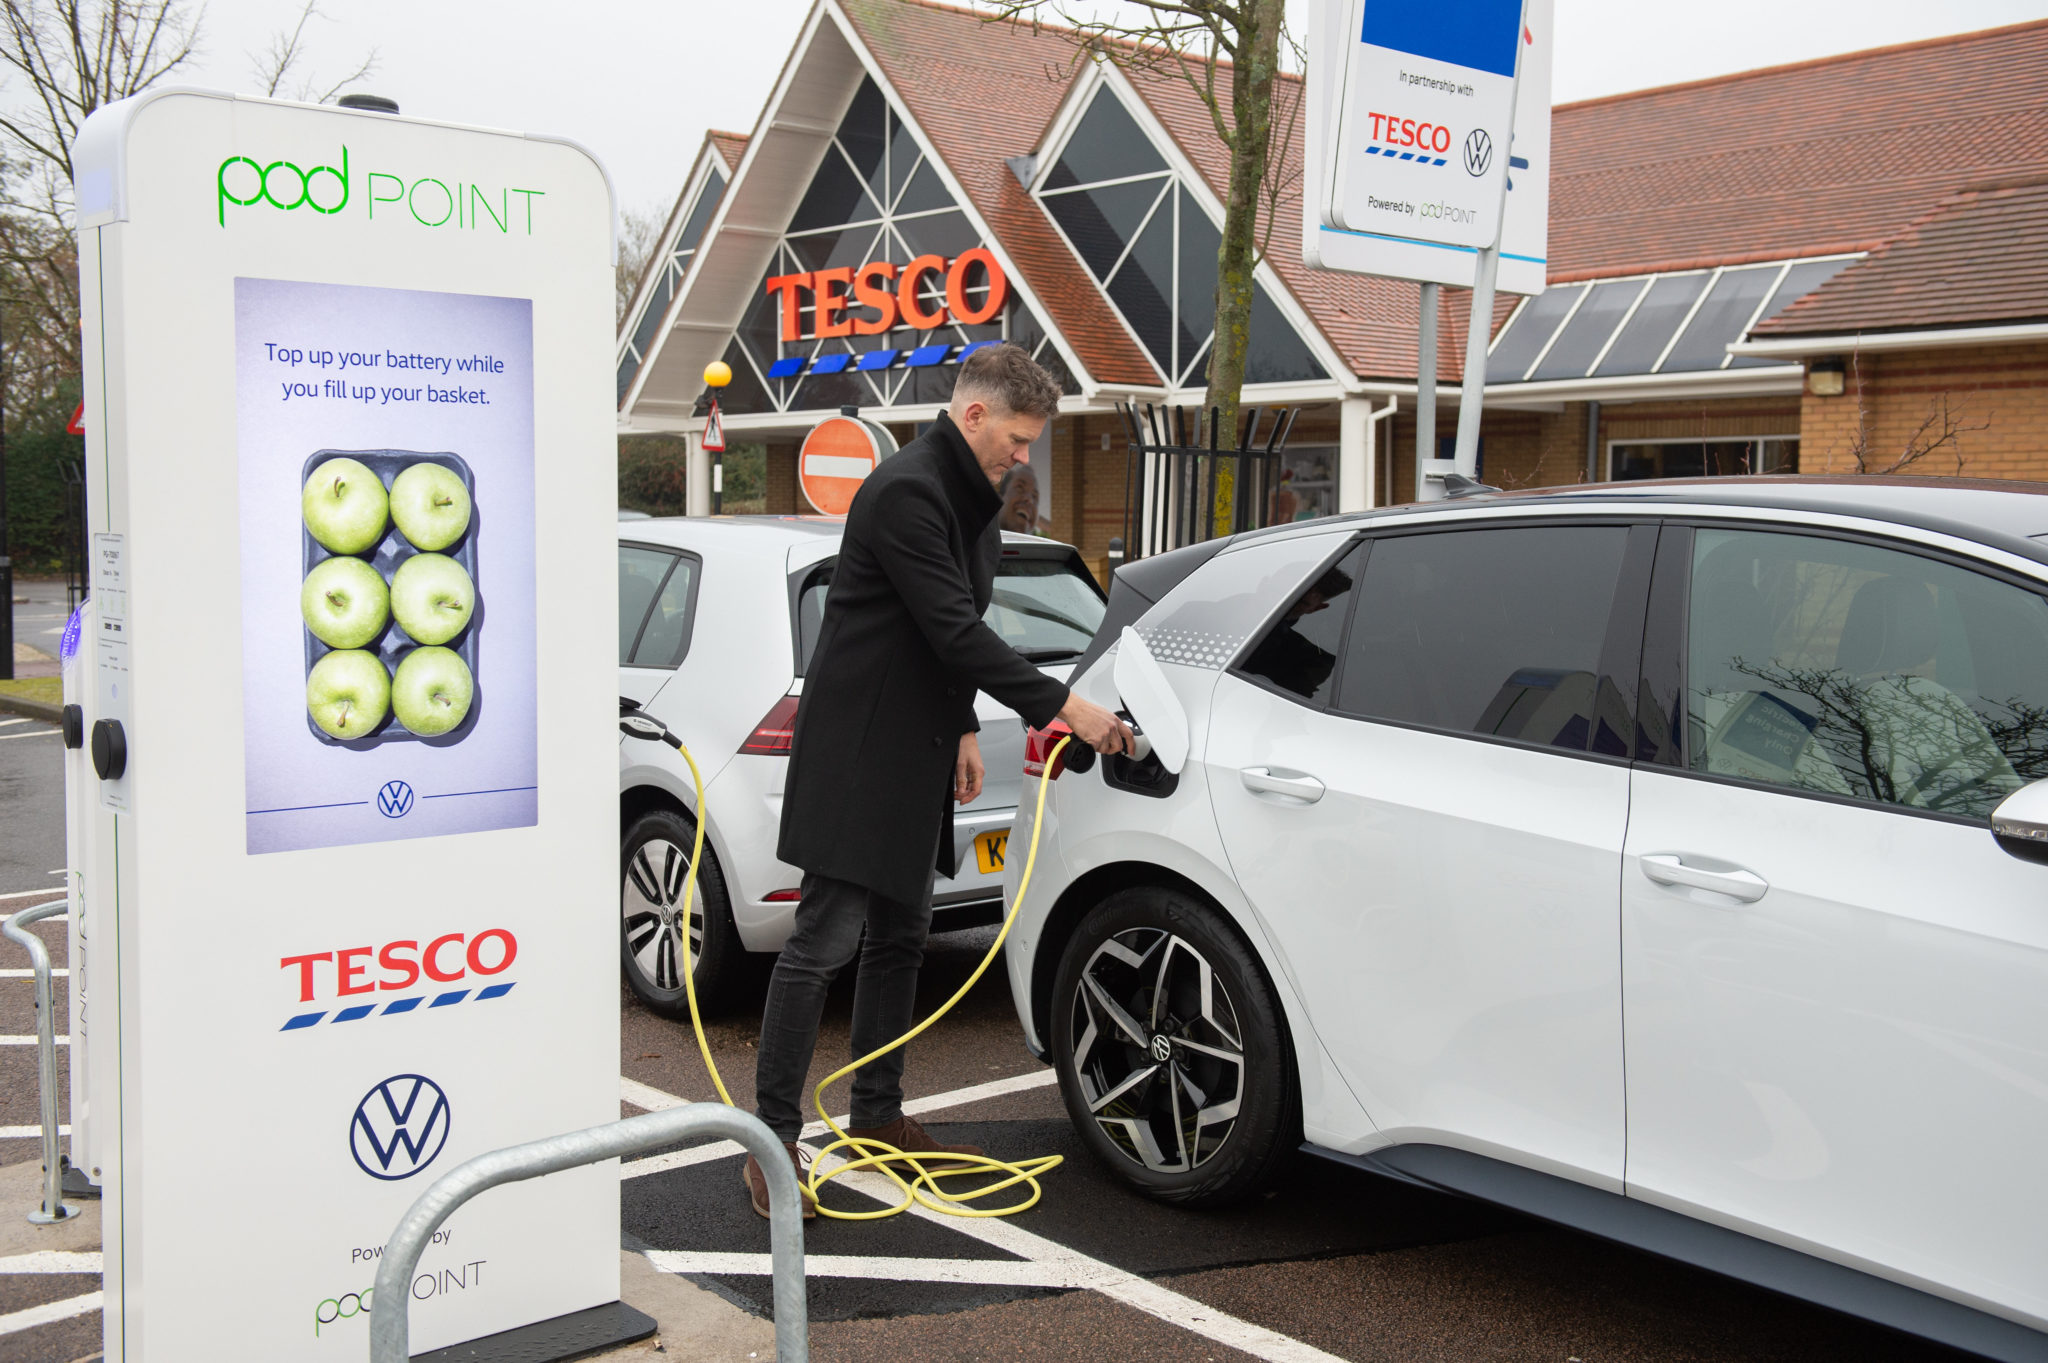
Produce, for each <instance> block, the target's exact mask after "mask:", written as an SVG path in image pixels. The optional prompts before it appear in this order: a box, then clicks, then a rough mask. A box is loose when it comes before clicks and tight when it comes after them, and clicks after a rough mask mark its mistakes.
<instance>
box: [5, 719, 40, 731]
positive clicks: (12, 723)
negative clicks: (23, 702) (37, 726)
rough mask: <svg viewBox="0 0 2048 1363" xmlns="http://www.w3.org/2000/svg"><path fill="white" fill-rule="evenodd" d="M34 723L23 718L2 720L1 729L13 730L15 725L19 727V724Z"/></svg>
mask: <svg viewBox="0 0 2048 1363" xmlns="http://www.w3.org/2000/svg"><path fill="white" fill-rule="evenodd" d="M32 722H33V721H31V720H29V719H27V718H22V719H0V729H11V728H13V727H14V726H15V725H17V724H29V723H32Z"/></svg>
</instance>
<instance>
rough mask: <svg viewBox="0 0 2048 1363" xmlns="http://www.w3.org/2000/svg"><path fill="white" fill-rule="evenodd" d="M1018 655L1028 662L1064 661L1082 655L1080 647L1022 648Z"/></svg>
mask: <svg viewBox="0 0 2048 1363" xmlns="http://www.w3.org/2000/svg"><path fill="white" fill-rule="evenodd" d="M1017 656H1018V657H1020V658H1022V659H1023V660H1024V661H1025V662H1027V663H1063V662H1065V661H1067V660H1068V659H1069V658H1078V657H1080V656H1081V650H1080V649H1078V648H1020V649H1018V650H1017Z"/></svg>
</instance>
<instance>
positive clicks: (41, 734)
mask: <svg viewBox="0 0 2048 1363" xmlns="http://www.w3.org/2000/svg"><path fill="white" fill-rule="evenodd" d="M63 732H64V731H63V730H62V729H38V730H36V731H35V732H34V733H32V734H0V743H5V742H7V740H9V739H11V738H55V737H56V736H57V735H59V734H61V733H63ZM0 1319H8V1320H11V1319H13V1317H11V1316H9V1317H0Z"/></svg>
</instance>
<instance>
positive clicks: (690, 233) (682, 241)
mask: <svg viewBox="0 0 2048 1363" xmlns="http://www.w3.org/2000/svg"><path fill="white" fill-rule="evenodd" d="M724 194H725V177H724V176H723V175H720V174H719V173H718V172H717V171H715V170H714V171H712V172H711V178H710V179H708V180H706V181H705V182H704V191H703V192H702V193H701V194H699V195H698V196H697V205H696V207H694V208H692V209H691V210H690V220H689V221H688V222H686V223H684V224H683V231H682V235H681V236H679V237H677V238H676V253H677V254H678V255H680V254H682V253H683V252H685V251H694V250H696V249H697V243H698V242H700V241H702V240H703V239H704V229H705V228H706V227H708V226H710V224H711V215H712V214H713V213H716V212H717V211H718V201H719V199H720V198H721V197H722V196H723V195H724Z"/></svg>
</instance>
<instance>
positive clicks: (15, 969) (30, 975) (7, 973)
mask: <svg viewBox="0 0 2048 1363" xmlns="http://www.w3.org/2000/svg"><path fill="white" fill-rule="evenodd" d="M70 973H71V967H70V966H66V965H53V966H51V967H50V974H51V975H52V976H53V977H55V978H57V979H62V978H63V977H64V976H66V975H69V974H70ZM35 977H36V972H35V969H34V967H32V966H25V965H24V966H8V967H7V968H6V969H5V970H0V980H32V979H34V978H35Z"/></svg>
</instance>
